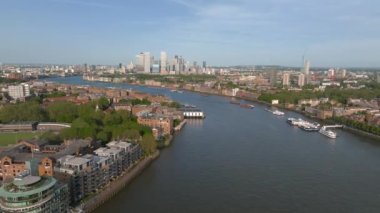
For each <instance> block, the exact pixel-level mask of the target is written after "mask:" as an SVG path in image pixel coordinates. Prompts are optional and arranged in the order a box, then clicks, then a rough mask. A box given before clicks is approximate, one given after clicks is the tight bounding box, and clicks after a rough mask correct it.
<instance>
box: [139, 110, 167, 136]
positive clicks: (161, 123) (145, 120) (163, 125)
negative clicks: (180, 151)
mask: <svg viewBox="0 0 380 213" xmlns="http://www.w3.org/2000/svg"><path fill="white" fill-rule="evenodd" d="M137 122H138V123H139V124H141V125H144V126H149V127H151V128H156V129H160V130H162V132H163V134H165V135H171V134H172V133H173V118H172V116H166V115H158V114H153V113H144V114H141V115H140V116H139V117H138V118H137Z"/></svg>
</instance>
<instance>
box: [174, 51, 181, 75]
mask: <svg viewBox="0 0 380 213" xmlns="http://www.w3.org/2000/svg"><path fill="white" fill-rule="evenodd" d="M179 66H180V64H179V56H178V55H176V56H174V60H173V71H174V72H175V74H179Z"/></svg>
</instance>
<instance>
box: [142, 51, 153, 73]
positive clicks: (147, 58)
mask: <svg viewBox="0 0 380 213" xmlns="http://www.w3.org/2000/svg"><path fill="white" fill-rule="evenodd" d="M152 62H153V57H152V56H151V54H150V53H149V52H146V53H145V54H144V72H145V73H150V72H151V67H152Z"/></svg>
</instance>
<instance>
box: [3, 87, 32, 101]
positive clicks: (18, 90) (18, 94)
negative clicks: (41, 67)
mask: <svg viewBox="0 0 380 213" xmlns="http://www.w3.org/2000/svg"><path fill="white" fill-rule="evenodd" d="M8 94H9V96H10V97H12V98H13V99H15V100H17V99H24V98H26V97H28V96H30V87H29V84H25V83H22V84H20V85H16V86H15V85H10V86H8Z"/></svg>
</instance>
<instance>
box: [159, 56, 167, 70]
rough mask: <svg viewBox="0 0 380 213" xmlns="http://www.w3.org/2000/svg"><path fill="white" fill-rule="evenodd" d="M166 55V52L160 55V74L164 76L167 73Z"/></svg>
mask: <svg viewBox="0 0 380 213" xmlns="http://www.w3.org/2000/svg"><path fill="white" fill-rule="evenodd" d="M167 66H168V55H167V53H166V52H161V53H160V73H161V74H166V73H167V71H168V68H167Z"/></svg>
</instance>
